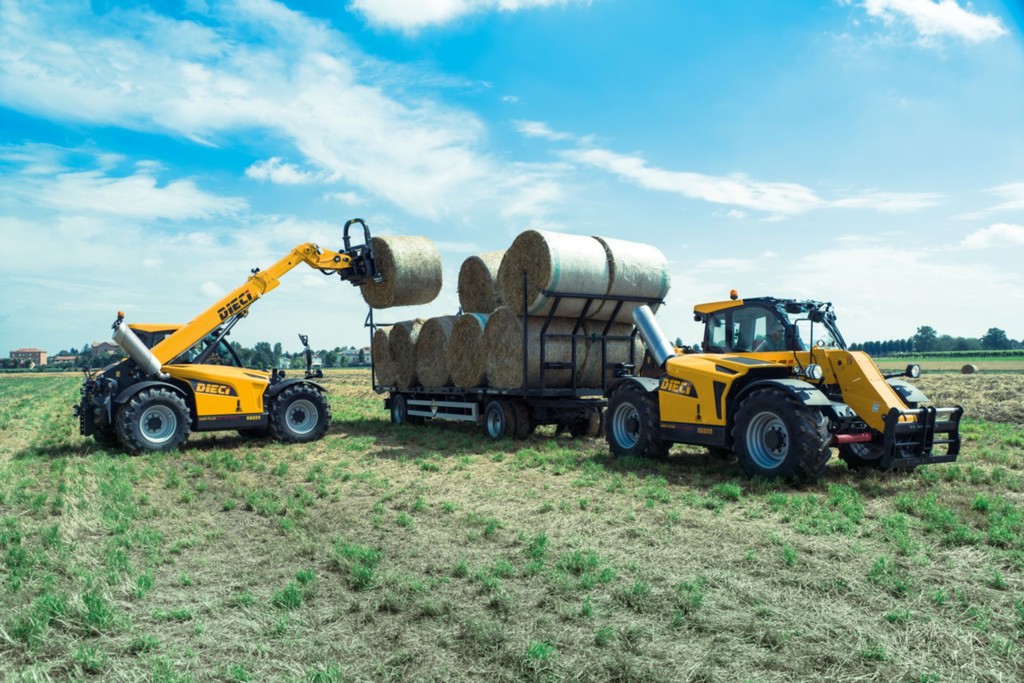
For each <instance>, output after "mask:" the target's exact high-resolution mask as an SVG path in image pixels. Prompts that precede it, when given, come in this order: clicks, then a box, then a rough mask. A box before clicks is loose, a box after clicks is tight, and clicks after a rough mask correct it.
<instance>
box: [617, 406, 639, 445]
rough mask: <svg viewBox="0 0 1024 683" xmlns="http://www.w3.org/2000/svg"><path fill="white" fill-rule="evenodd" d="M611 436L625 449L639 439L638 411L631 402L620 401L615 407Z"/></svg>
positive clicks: (635, 443)
mask: <svg viewBox="0 0 1024 683" xmlns="http://www.w3.org/2000/svg"><path fill="white" fill-rule="evenodd" d="M612 436H613V437H614V438H615V441H616V443H618V444H619V445H620V446H621V447H622V448H625V449H627V450H628V449H630V448H633V447H634V446H636V445H637V443H638V442H639V441H640V413H639V412H638V411H637V409H636V406H634V405H633V404H632V403H622V404H620V405H619V406H618V407H617V408H616V409H615V414H614V415H613V416H612Z"/></svg>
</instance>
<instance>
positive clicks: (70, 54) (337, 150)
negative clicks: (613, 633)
mask: <svg viewBox="0 0 1024 683" xmlns="http://www.w3.org/2000/svg"><path fill="white" fill-rule="evenodd" d="M397 6H398V5H396V7H397ZM525 6H526V5H525V4H520V3H516V2H511V1H510V0H508V1H506V2H505V3H504V4H499V5H495V7H496V8H499V9H501V8H505V9H518V8H520V7H525ZM2 7H3V9H0V12H2V15H3V16H2V21H0V63H3V64H4V68H3V69H0V105H2V106H5V107H8V108H10V109H13V110H16V111H21V112H25V113H28V114H31V115H35V116H38V117H41V118H46V119H51V120H57V121H62V122H72V123H84V124H88V125H100V126H114V127H122V128H128V129H133V130H140V131H144V132H147V133H154V134H171V135H176V136H181V137H183V138H187V139H190V140H194V141H198V142H201V143H203V144H206V145H211V146H221V145H230V144H233V142H234V138H236V137H242V138H243V139H245V138H246V137H247V136H248V135H250V134H251V133H252V132H254V131H256V132H258V133H259V134H260V136H262V137H273V138H275V139H278V140H282V141H284V142H285V143H288V144H290V145H291V146H292V147H293V149H294V154H293V155H290V156H294V158H295V159H296V161H295V165H294V166H292V165H289V164H284V163H283V162H280V161H278V162H276V163H275V164H270V165H269V166H267V165H265V166H259V165H256V166H254V167H253V168H252V170H251V173H253V174H256V175H262V176H264V177H266V178H267V179H268V180H274V181H276V182H289V181H290V182H296V181H299V180H303V179H307V178H309V177H310V176H309V174H323V176H324V178H325V180H327V181H331V182H338V183H344V184H345V185H348V186H351V187H353V188H357V189H358V190H359V191H360V192H361V193H365V194H367V195H370V196H376V197H381V198H383V199H385V200H387V201H390V202H392V203H394V204H396V205H398V206H399V207H401V208H402V209H404V210H406V211H408V212H410V213H412V214H414V215H418V216H425V217H428V218H431V219H434V220H440V219H441V218H442V217H448V216H451V215H464V214H465V213H467V212H469V211H470V210H471V209H472V208H473V207H477V206H493V205H494V204H497V205H498V207H499V211H500V207H501V205H502V204H506V203H507V204H510V205H511V204H515V203H516V202H517V201H519V199H518V197H517V194H518V193H520V192H523V193H529V192H530V190H529V187H528V185H529V183H528V182H527V179H526V178H523V177H520V176H517V175H516V174H515V172H514V169H511V168H509V167H508V166H507V165H506V164H504V163H502V162H501V161H499V160H496V159H494V158H492V157H491V156H490V155H488V154H486V153H485V152H483V151H481V148H482V146H483V144H484V142H485V137H486V130H485V127H484V125H483V123H482V122H481V121H480V119H479V118H478V117H477V116H476V115H474V114H473V113H471V112H468V111H466V110H463V109H458V108H455V107H451V106H446V105H443V104H440V103H438V102H436V101H434V100H431V99H429V98H424V97H422V95H419V94H418V95H417V96H416V98H415V99H413V98H412V96H408V97H407V98H406V99H398V97H397V96H392V95H390V94H389V93H388V92H386V91H385V87H390V86H394V88H393V89H394V90H395V91H396V92H403V91H404V90H405V88H404V87H403V86H404V85H406V84H409V83H415V84H416V85H417V86H418V87H419V86H420V85H421V83H422V79H417V78H415V76H414V75H413V74H412V73H411V69H409V68H404V67H403V68H391V69H389V68H388V65H386V64H385V65H381V64H379V63H377V62H374V60H372V59H368V58H366V57H365V56H363V55H360V54H358V53H357V52H356V51H355V50H354V48H353V47H352V45H351V44H350V42H349V41H348V40H347V39H346V38H345V37H344V36H343V35H342V34H340V33H338V32H336V31H334V30H332V29H330V28H329V27H328V26H327V25H326V24H325V23H323V22H320V21H317V20H314V19H310V18H308V17H306V16H304V15H302V14H300V13H298V12H294V11H292V10H290V9H288V8H287V7H285V6H283V5H280V4H277V3H274V2H269V1H268V0H252V1H241V0H239V1H238V2H223V3H211V6H210V13H209V15H208V16H206V17H204V23H203V24H199V23H196V22H192V21H188V20H177V19H171V18H168V17H163V16H159V15H156V14H154V13H152V12H151V11H149V10H147V9H132V10H126V11H123V12H111V13H107V14H98V15H92V14H85V13H87V12H88V11H89V6H88V5H87V4H84V5H83V4H81V3H67V4H56V3H53V4H51V3H24V4H19V3H18V2H17V1H16V0H11V1H9V2H6V3H5V4H3V5H2ZM403 7H404V6H403ZM253 35H258V36H260V37H261V40H259V41H252V40H251V38H252V36H253ZM155 73H158V74H160V78H154V77H153V74H155ZM380 74H390V75H389V76H388V77H387V78H382V79H377V80H373V82H374V83H375V85H367V84H366V82H367V79H368V78H369V79H371V80H372V79H374V78H376V77H377V76H379V75H380ZM396 79H397V80H396ZM428 80H429V79H428ZM399 81H401V82H399ZM380 83H384V84H385V85H380ZM266 163H269V162H266Z"/></svg>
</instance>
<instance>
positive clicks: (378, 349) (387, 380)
mask: <svg viewBox="0 0 1024 683" xmlns="http://www.w3.org/2000/svg"><path fill="white" fill-rule="evenodd" d="M390 331H391V327H390V326H388V327H378V328H377V329H376V330H375V331H374V333H373V340H372V341H371V342H370V354H371V355H372V357H373V373H374V375H375V377H376V380H377V384H378V385H380V386H385V387H390V386H393V385H394V384H395V361H393V360H392V359H391V345H390V344H389V343H388V333H389V332H390Z"/></svg>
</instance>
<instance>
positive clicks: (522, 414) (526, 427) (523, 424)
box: [509, 399, 537, 441]
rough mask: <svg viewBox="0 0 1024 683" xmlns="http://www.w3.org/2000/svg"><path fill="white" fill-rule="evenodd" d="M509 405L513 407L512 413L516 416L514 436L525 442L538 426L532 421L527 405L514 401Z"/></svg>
mask: <svg viewBox="0 0 1024 683" xmlns="http://www.w3.org/2000/svg"><path fill="white" fill-rule="evenodd" d="M509 404H510V405H511V406H512V412H513V413H514V414H515V416H516V425H515V429H514V430H513V432H512V435H513V436H515V438H516V439H518V440H519V441H523V440H525V439H526V438H527V437H529V436H530V434H532V433H533V430H534V429H536V428H537V425H535V424H533V423H532V422H531V421H530V409H529V408H527V407H526V404H525V403H523V402H522V401H517V400H515V399H513V400H511V401H509Z"/></svg>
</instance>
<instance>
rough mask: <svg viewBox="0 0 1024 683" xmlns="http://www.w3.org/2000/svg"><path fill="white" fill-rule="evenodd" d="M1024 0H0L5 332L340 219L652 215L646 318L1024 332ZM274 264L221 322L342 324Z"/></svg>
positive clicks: (428, 222) (72, 315)
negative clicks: (255, 298)
mask: <svg viewBox="0 0 1024 683" xmlns="http://www.w3.org/2000/svg"><path fill="white" fill-rule="evenodd" d="M1022 23H1024V7H1022V5H1021V4H1020V3H1018V2H989V1H983V0H979V1H977V2H974V3H970V4H968V3H965V2H963V1H962V0H960V1H957V0H941V2H933V1H932V0H834V1H831V2H829V1H820V2H797V1H792V2H785V3H765V2H744V1H735V2H733V1H728V0H725V1H716V2H699V1H696V0H693V1H687V2H683V1H681V0H671V1H670V0H628V1H627V0H590V1H586V0H416V1H414V0H351V1H348V2H346V1H341V2H291V3H289V2H271V1H270V0H239V1H236V2H230V1H229V2H204V1H203V0H184V1H179V2H151V3H147V4H145V5H143V4H137V3H130V2H116V1H106V2H101V1H95V2H92V3H88V2H82V1H76V2H59V1H55V2H46V3H39V2H20V1H18V0H0V237H2V242H0V244H3V253H4V258H3V259H0V287H2V295H0V351H3V352H4V353H6V351H7V350H9V349H13V348H18V347H24V346H30V347H39V348H43V349H46V350H47V351H50V352H51V353H55V352H57V351H58V350H60V349H61V348H69V347H72V346H81V345H82V344H84V343H87V342H92V341H99V340H103V339H106V338H107V337H108V336H109V325H110V323H111V322H112V320H113V318H114V316H115V314H116V311H117V310H124V311H125V312H126V313H127V317H128V319H129V320H130V321H136V322H185V321H187V320H189V319H191V318H192V317H194V316H195V315H196V314H198V313H199V312H200V311H201V310H203V309H204V308H205V307H206V306H208V305H210V304H211V303H213V301H215V300H216V299H217V298H218V297H219V296H220V295H222V294H223V293H226V292H227V291H230V290H231V289H233V288H234V287H235V286H237V285H238V284H240V283H241V282H243V281H244V280H245V278H246V277H247V276H248V274H249V270H250V269H251V268H253V267H256V266H259V267H266V266H268V265H270V264H271V263H273V262H274V261H276V260H277V259H278V258H279V257H280V256H282V255H283V254H285V253H286V252H287V251H288V250H290V249H291V248H292V247H293V246H295V245H297V244H300V243H303V242H306V241H314V242H317V243H318V244H320V245H322V246H324V247H328V248H338V247H340V245H341V228H342V225H343V223H344V221H345V220H346V219H348V218H351V217H355V216H359V217H362V218H365V219H366V220H367V222H368V223H369V224H370V227H371V229H372V230H373V231H374V233H375V234H382V235H383V234H417V235H426V236H428V237H430V238H431V239H433V240H434V241H435V242H436V243H437V244H438V246H439V248H440V250H441V253H442V257H443V260H444V272H445V280H446V284H445V287H444V289H443V290H442V293H441V295H440V297H439V298H438V300H437V301H436V302H435V303H433V304H431V305H428V306H423V307H416V308H408V309H393V310H392V311H385V312H379V313H378V314H377V318H378V320H384V321H396V320H400V319H406V318H410V317H417V316H430V315H439V314H446V313H452V312H454V311H455V310H456V309H457V308H458V297H457V292H456V290H455V281H456V278H457V274H458V269H459V266H460V264H461V262H462V260H463V259H465V258H466V257H467V256H469V255H472V254H475V253H479V252H482V251H490V250H494V249H501V248H504V247H506V246H507V245H508V244H509V243H511V241H512V239H513V238H514V237H515V235H516V234H518V233H519V232H520V231H522V230H524V229H527V228H541V229H549V230H558V231H564V232H573V233H580V234H599V235H605V236H610V237H618V238H623V239H634V240H640V241H645V242H650V243H652V244H654V245H656V246H658V247H659V248H661V250H662V251H663V252H664V253H665V255H666V256H667V257H668V259H669V261H670V264H671V269H672V276H673V287H672V290H671V292H670V293H669V295H668V299H667V302H668V305H667V306H666V307H665V308H663V309H662V311H661V312H660V313H659V319H660V320H661V321H662V325H663V326H664V327H665V328H666V331H667V332H668V333H669V334H670V336H672V337H675V336H681V337H682V338H683V339H684V340H686V341H696V340H697V337H698V335H699V333H700V331H699V328H698V326H697V325H696V323H694V322H692V317H691V315H690V311H691V310H692V306H693V304H695V303H699V302H702V301H708V300H717V299H722V298H725V296H727V293H728V291H729V290H730V289H731V288H736V289H738V290H739V291H740V293H741V295H745V296H759V295H774V296H796V297H811V298H818V299H826V300H830V301H832V302H834V303H835V305H836V307H837V310H838V314H839V322H840V325H841V327H842V328H843V330H844V332H845V335H846V337H847V339H848V340H851V341H856V340H869V339H887V338H898V337H906V336H910V335H912V334H913V333H914V331H915V330H916V329H917V327H918V326H921V325H931V326H933V327H935V328H936V329H937V330H938V331H939V332H940V333H946V334H952V335H963V336H980V335H982V334H984V333H985V331H986V330H987V329H988V328H989V327H992V326H998V327H1001V328H1003V329H1004V330H1005V331H1006V332H1007V334H1008V335H1009V336H1010V337H1011V338H1014V339H1021V338H1024V316H1022V315H1021V314H1022V312H1024V278H1022V276H1021V271H1022V268H1021V265H1020V264H1021V262H1022V260H1024V259H1022V257H1024V125H1022V124H1024V87H1022V86H1024V50H1022V40H1021V29H1022ZM365 315H366V308H365V305H364V304H363V303H362V299H361V297H360V296H359V294H358V292H357V291H356V290H354V289H352V288H351V287H350V286H349V285H347V284H339V283H338V282H337V280H336V279H333V278H331V279H329V278H325V277H324V276H322V275H320V274H319V273H315V272H314V271H311V270H309V269H305V268H302V269H301V270H296V271H293V272H292V273H291V274H290V275H289V276H287V277H286V278H285V279H284V280H283V281H282V285H281V287H280V288H279V289H278V290H276V291H275V292H273V293H272V294H270V295H269V296H268V297H267V298H266V299H264V300H263V301H261V302H260V303H258V304H257V305H256V307H255V308H254V309H253V313H252V315H250V316H249V318H248V319H247V320H246V321H244V322H243V323H242V324H240V325H239V326H238V327H237V328H236V330H235V332H234V333H233V338H234V339H236V340H238V341H241V342H242V343H246V344H252V343H254V342H256V341H259V340H268V341H271V342H276V341H281V342H283V343H284V344H285V348H286V349H291V350H298V340H297V336H296V333H297V332H303V333H305V334H308V335H310V341H311V343H312V344H313V346H315V347H318V348H319V347H328V348H330V347H334V346H338V345H341V346H346V345H363V344H365V343H366V342H367V339H368V335H367V333H366V331H365V330H364V329H363V327H362V324H363V320H364V318H365Z"/></svg>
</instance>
